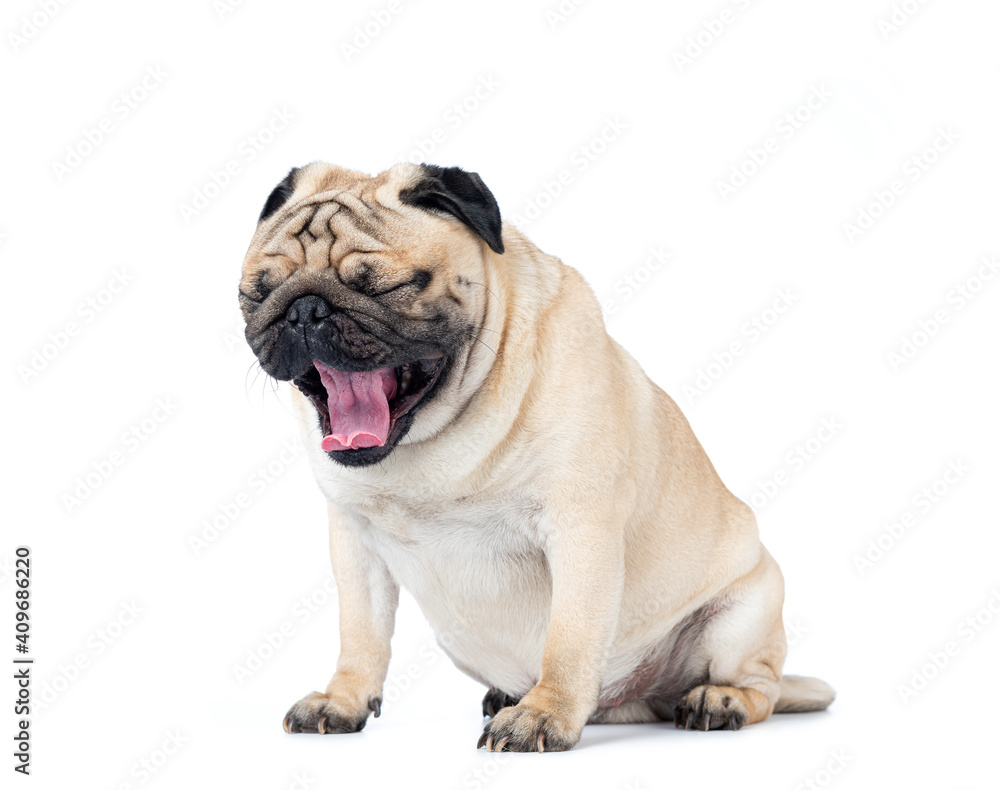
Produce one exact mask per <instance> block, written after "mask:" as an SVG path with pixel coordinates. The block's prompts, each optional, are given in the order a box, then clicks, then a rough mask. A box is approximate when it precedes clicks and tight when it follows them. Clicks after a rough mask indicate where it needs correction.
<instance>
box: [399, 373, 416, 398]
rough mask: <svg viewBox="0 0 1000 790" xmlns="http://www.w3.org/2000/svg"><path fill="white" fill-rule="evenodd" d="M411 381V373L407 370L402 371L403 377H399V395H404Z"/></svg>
mask: <svg viewBox="0 0 1000 790" xmlns="http://www.w3.org/2000/svg"><path fill="white" fill-rule="evenodd" d="M412 379H413V373H412V372H411V371H410V369H409V368H406V369H404V370H403V375H401V376H400V377H399V394H400V395H405V394H406V391H407V390H408V389H409V388H410V381H411V380H412Z"/></svg>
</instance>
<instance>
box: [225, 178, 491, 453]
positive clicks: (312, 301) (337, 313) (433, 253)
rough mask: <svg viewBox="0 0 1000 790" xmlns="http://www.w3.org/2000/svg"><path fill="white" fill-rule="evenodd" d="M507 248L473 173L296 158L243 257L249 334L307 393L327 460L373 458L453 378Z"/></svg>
mask: <svg viewBox="0 0 1000 790" xmlns="http://www.w3.org/2000/svg"><path fill="white" fill-rule="evenodd" d="M502 252H503V241H502V238H501V222H500V211H499V209H498V208H497V204H496V201H495V200H494V198H493V195H492V194H491V193H490V191H489V189H487V187H486V186H485V184H483V182H482V181H481V180H480V179H479V176H478V175H476V174H475V173H467V172H464V171H462V170H460V169H458V168H440V167H434V166H429V165H419V166H418V165H397V166H396V167H394V168H392V169H391V170H388V171H386V172H385V173H382V174H380V175H378V176H375V177H369V176H366V175H364V174H361V173H357V172H353V171H349V170H344V169H341V168H337V167H333V166H331V165H327V164H322V163H313V164H310V165H308V166H306V167H303V168H297V169H295V170H292V171H291V172H290V173H289V174H288V176H287V177H286V178H285V180H284V181H282V182H281V183H280V184H279V185H278V186H277V187H276V188H275V189H274V191H273V192H272V193H271V195H270V196H269V197H268V199H267V201H266V203H265V205H264V209H263V211H262V212H261V215H260V220H259V222H258V225H257V231H256V234H255V235H254V238H253V241H252V242H251V245H250V249H249V251H248V252H247V256H246V260H245V262H244V265H243V278H242V281H241V283H240V293H239V297H240V307H241V309H242V311H243V317H244V319H245V321H246V337H247V341H248V342H249V344H250V347H251V348H252V349H253V352H254V354H256V356H257V359H258V361H259V362H260V365H261V367H262V368H263V369H264V371H265V372H266V373H268V374H269V375H271V376H273V377H274V378H276V379H280V380H283V381H292V382H293V384H294V386H295V387H297V388H298V389H299V390H300V391H301V392H302V394H303V395H305V396H306V397H307V398H308V399H309V400H310V401H311V402H312V404H313V406H314V407H315V409H316V415H317V421H318V423H319V425H320V429H321V430H322V432H323V434H322V435H323V440H322V446H323V449H324V450H326V451H327V453H328V454H329V456H330V458H332V459H333V460H334V461H336V462H338V463H341V464H344V465H347V466H363V465H367V464H373V463H376V462H378V461H380V460H381V459H383V458H385V456H386V455H388V454H389V452H391V451H392V448H393V447H395V446H396V444H397V443H398V442H399V440H400V439H401V438H402V437H403V436H404V435H405V434H406V433H407V431H408V430H409V429H410V427H411V425H412V424H413V422H414V420H415V419H416V417H417V415H418V413H419V411H420V410H421V409H422V408H423V407H424V406H425V405H426V404H427V403H429V402H430V401H431V399H434V398H438V397H441V396H442V394H443V393H446V392H447V390H448V388H449V386H453V382H452V381H451V380H453V379H455V378H456V376H455V372H456V370H458V369H459V368H460V366H461V365H462V364H464V363H465V362H466V361H467V359H468V355H469V353H470V348H471V346H472V344H473V343H474V342H475V341H476V338H477V336H478V333H479V331H480V329H481V328H482V325H483V321H484V316H485V311H486V299H487V297H488V296H489V293H488V290H487V288H486V286H485V285H484V283H485V277H484V267H485V266H486V264H487V261H486V259H487V257H488V256H491V255H493V254H501V253H502Z"/></svg>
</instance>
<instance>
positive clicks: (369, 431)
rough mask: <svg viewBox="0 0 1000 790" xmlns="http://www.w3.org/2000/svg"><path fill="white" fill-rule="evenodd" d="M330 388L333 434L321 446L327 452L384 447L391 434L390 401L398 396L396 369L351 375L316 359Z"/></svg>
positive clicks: (329, 401)
mask: <svg viewBox="0 0 1000 790" xmlns="http://www.w3.org/2000/svg"><path fill="white" fill-rule="evenodd" d="M313 364H314V365H315V366H316V370H318V371H319V378H320V380H321V381H322V382H323V386H324V387H326V394H327V397H328V399H329V400H328V401H327V404H328V406H329V409H330V435H329V436H324V437H323V442H322V444H321V445H320V446H321V447H322V448H323V449H324V450H326V451H327V452H333V451H336V450H357V449H358V448H361V447H381V446H382V445H384V444H385V440H386V438H387V437H388V435H389V398H391V397H392V396H393V395H395V394H396V374H395V373H393V371H392V368H382V369H380V370H366V371H364V372H362V373H349V372H348V371H346V370H336V369H334V368H328V367H327V366H326V365H324V364H323V363H322V362H317V361H316V360H313Z"/></svg>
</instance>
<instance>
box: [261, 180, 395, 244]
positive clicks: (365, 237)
mask: <svg viewBox="0 0 1000 790" xmlns="http://www.w3.org/2000/svg"><path fill="white" fill-rule="evenodd" d="M400 170H402V172H400ZM407 175H413V176H414V177H415V174H407V173H406V169H405V168H400V169H399V170H393V171H387V172H385V173H381V174H379V175H377V176H368V175H366V174H364V173H359V172H357V171H354V170H346V169H344V168H339V167H335V166H332V165H326V164H322V163H314V164H311V165H307V166H306V167H303V168H296V169H295V170H293V171H292V172H290V173H289V174H288V176H287V177H286V178H285V180H284V181H282V182H281V183H280V184H279V185H278V186H277V187H275V189H274V191H273V192H272V193H271V195H270V197H269V198H268V201H267V203H266V204H265V206H264V211H263V212H262V213H261V223H260V225H259V227H258V228H257V233H256V234H255V236H254V240H253V244H252V245H251V252H258V253H260V254H263V255H268V254H276V253H284V254H287V253H288V251H289V250H288V249H287V247H288V241H289V240H293V241H295V240H297V241H298V242H299V243H300V245H301V246H302V247H303V249H306V248H308V247H309V246H311V245H312V243H315V242H318V241H323V240H326V241H327V242H328V243H336V242H337V241H340V240H343V241H344V242H346V243H350V244H351V245H352V246H353V247H354V248H355V249H359V250H365V249H368V250H373V249H378V248H384V247H386V246H388V245H390V244H392V243H393V242H394V241H397V240H398V238H399V236H400V235H401V232H402V227H401V225H402V224H403V223H402V220H403V214H402V211H403V210H404V208H405V207H404V206H403V205H402V204H401V203H400V202H399V192H400V190H401V189H405V188H406V186H407V184H408V183H410V181H412V178H407ZM410 221H412V217H411V218H410ZM293 246H294V245H293Z"/></svg>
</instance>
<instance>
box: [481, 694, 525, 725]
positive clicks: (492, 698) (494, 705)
mask: <svg viewBox="0 0 1000 790" xmlns="http://www.w3.org/2000/svg"><path fill="white" fill-rule="evenodd" d="M520 701H521V698H520V697H512V696H511V695H510V694H508V693H506V692H504V691H501V690H500V689H496V688H491V689H490V690H489V691H487V692H486V696H485V697H483V715H484V716H486V717H487V718H492V717H493V716H496V715H497V714H498V713H499V712H500V711H501V710H503V709H504V708H511V707H513V706H514V705H517V703H518V702H520Z"/></svg>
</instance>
